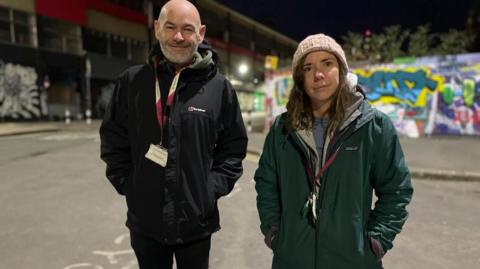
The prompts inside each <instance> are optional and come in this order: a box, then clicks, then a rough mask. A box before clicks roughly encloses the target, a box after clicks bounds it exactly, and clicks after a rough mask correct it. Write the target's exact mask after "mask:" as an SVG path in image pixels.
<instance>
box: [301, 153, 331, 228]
mask: <svg viewBox="0 0 480 269" xmlns="http://www.w3.org/2000/svg"><path fill="white" fill-rule="evenodd" d="M339 149H340V147H338V148H337V150H336V151H335V153H333V155H332V156H330V158H328V160H327V161H326V162H325V164H324V165H323V167H322V169H320V171H319V172H318V173H317V175H316V176H315V175H314V173H313V169H312V166H311V165H307V174H308V177H309V178H310V181H311V182H312V191H311V192H310V195H309V196H308V198H307V201H306V202H305V205H304V206H303V210H302V215H303V217H305V216H307V214H308V212H312V217H313V219H312V220H313V222H314V223H315V222H316V221H317V199H318V197H319V196H320V178H321V177H322V176H323V173H325V171H327V169H328V167H330V165H332V163H333V161H335V158H337V153H338V150H339Z"/></svg>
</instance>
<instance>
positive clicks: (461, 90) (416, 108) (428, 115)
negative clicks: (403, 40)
mask: <svg viewBox="0 0 480 269" xmlns="http://www.w3.org/2000/svg"><path fill="white" fill-rule="evenodd" d="M353 73H355V74H356V75H357V76H358V82H359V84H362V85H364V86H365V87H366V90H367V97H368V99H369V100H370V102H371V103H372V104H373V105H374V106H376V107H377V108H378V109H379V110H382V111H383V112H385V113H386V114H388V115H389V116H390V117H391V118H392V120H393V121H394V124H395V127H396V128H397V130H398V132H399V133H401V134H403V135H406V136H410V137H419V136H422V135H480V53H476V54H462V55H451V56H444V57H425V58H418V59H416V60H414V61H413V62H410V63H408V64H389V65H381V66H367V67H365V68H360V69H355V70H353Z"/></svg>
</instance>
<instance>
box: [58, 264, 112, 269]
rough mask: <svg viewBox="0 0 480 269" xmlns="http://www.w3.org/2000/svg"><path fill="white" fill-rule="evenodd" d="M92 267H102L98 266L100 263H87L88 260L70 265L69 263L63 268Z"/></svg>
mask: <svg viewBox="0 0 480 269" xmlns="http://www.w3.org/2000/svg"><path fill="white" fill-rule="evenodd" d="M92 267H93V269H103V267H102V266H100V265H96V264H91V263H88V262H84V263H76V264H72V265H69V266H67V267H64V268H63V269H74V268H92Z"/></svg>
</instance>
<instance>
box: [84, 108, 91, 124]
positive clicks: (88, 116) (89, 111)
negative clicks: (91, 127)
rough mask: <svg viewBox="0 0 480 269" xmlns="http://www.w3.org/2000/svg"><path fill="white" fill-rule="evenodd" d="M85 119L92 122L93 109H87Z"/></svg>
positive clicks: (89, 122)
mask: <svg viewBox="0 0 480 269" xmlns="http://www.w3.org/2000/svg"><path fill="white" fill-rule="evenodd" d="M85 121H86V123H87V124H92V111H91V110H90V109H87V110H86V111H85Z"/></svg>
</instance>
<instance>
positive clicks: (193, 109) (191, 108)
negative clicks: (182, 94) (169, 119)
mask: <svg viewBox="0 0 480 269" xmlns="http://www.w3.org/2000/svg"><path fill="white" fill-rule="evenodd" d="M187 110H188V111H189V112H193V111H197V112H206V110H205V109H201V108H196V107H194V106H189V107H188V109H187Z"/></svg>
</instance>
